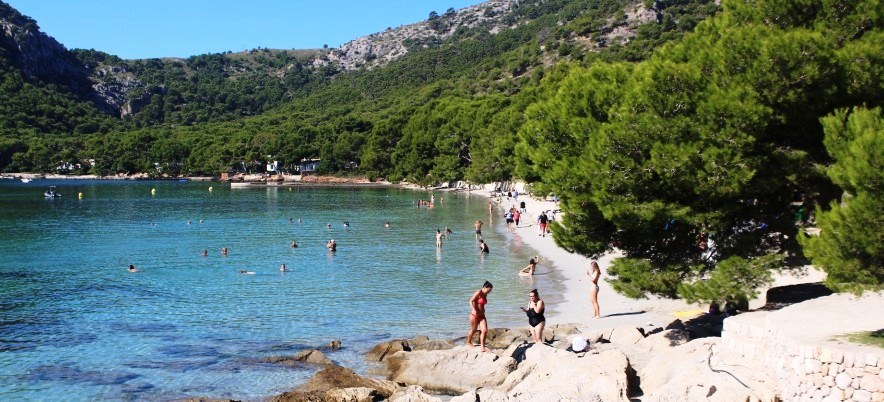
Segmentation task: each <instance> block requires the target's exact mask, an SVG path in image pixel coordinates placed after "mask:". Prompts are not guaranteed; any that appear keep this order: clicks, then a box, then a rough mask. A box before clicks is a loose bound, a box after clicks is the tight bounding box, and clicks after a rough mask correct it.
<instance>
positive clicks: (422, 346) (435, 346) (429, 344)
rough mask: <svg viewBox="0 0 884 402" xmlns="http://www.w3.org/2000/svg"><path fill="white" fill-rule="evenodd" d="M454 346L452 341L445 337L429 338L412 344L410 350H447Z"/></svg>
mask: <svg viewBox="0 0 884 402" xmlns="http://www.w3.org/2000/svg"><path fill="white" fill-rule="evenodd" d="M454 346H455V345H454V342H452V341H449V340H447V339H430V340H427V341H424V342H420V343H414V344H412V346H411V350H448V349H454Z"/></svg>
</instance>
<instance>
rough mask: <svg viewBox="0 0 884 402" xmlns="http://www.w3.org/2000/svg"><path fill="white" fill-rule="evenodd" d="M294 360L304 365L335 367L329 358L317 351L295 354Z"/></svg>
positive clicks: (310, 350)
mask: <svg viewBox="0 0 884 402" xmlns="http://www.w3.org/2000/svg"><path fill="white" fill-rule="evenodd" d="M294 359H295V360H297V361H301V362H304V363H310V364H321V365H328V366H330V365H333V364H335V363H334V362H332V361H331V359H329V358H328V357H326V356H325V354H324V353H322V352H320V351H318V350H316V349H308V350H303V351H300V352H298V353H296V354H295V356H294Z"/></svg>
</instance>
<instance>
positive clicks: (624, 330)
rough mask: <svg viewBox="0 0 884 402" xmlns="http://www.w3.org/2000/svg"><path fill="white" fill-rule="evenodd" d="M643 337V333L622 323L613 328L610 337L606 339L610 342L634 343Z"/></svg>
mask: <svg viewBox="0 0 884 402" xmlns="http://www.w3.org/2000/svg"><path fill="white" fill-rule="evenodd" d="M644 338H645V335H644V334H643V333H642V332H641V331H640V330H639V329H638V328H636V327H634V326H631V325H624V326H620V327H617V328H614V331H613V332H611V337H610V338H608V340H610V341H611V343H623V344H634V343H638V342H639V341H641V340H642V339H644Z"/></svg>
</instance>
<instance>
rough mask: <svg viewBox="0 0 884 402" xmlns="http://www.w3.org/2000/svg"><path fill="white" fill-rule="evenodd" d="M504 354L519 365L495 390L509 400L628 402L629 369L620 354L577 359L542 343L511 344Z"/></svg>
mask: <svg viewBox="0 0 884 402" xmlns="http://www.w3.org/2000/svg"><path fill="white" fill-rule="evenodd" d="M505 354H509V355H511V356H513V358H514V359H515V360H516V361H518V362H519V365H518V368H517V369H516V370H515V371H513V372H511V373H510V374H509V375H508V376H507V377H506V380H505V381H504V382H503V384H501V385H500V387H499V388H498V389H499V390H501V391H504V392H506V394H507V395H508V396H509V397H510V398H512V399H511V400H514V401H515V400H519V401H522V400H536V401H559V400H573V401H594V400H597V401H624V402H625V401H628V400H629V398H628V395H629V383H630V378H629V376H630V375H631V374H630V371H631V368H630V366H629V361H628V360H627V358H626V355H624V354H623V353H620V352H619V351H616V350H610V351H605V352H602V353H599V354H587V355H585V356H584V357H578V356H579V355H577V354H575V353H571V352H568V351H564V350H561V349H556V348H553V347H550V346H547V345H544V344H524V345H518V346H515V345H514V346H513V347H511V348H510V349H507V351H506V352H505ZM482 400H483V401H484V399H482Z"/></svg>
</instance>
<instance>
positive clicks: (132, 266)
mask: <svg viewBox="0 0 884 402" xmlns="http://www.w3.org/2000/svg"><path fill="white" fill-rule="evenodd" d="M128 271H129V272H138V270H137V269H135V266H134V265H131V264H130V265H129V269H128Z"/></svg>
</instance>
